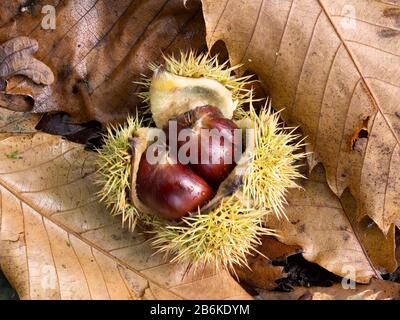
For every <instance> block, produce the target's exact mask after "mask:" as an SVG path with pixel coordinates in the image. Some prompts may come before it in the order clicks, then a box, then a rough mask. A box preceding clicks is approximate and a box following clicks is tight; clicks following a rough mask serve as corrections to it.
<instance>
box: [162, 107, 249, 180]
mask: <svg viewBox="0 0 400 320" xmlns="http://www.w3.org/2000/svg"><path fill="white" fill-rule="evenodd" d="M173 120H175V121H176V122H177V124H176V126H177V131H178V132H177V134H178V135H179V133H180V132H181V130H183V129H191V131H192V136H191V140H187V141H177V145H178V148H180V147H182V146H183V145H184V144H185V143H187V142H188V141H190V143H196V147H195V148H194V150H195V152H196V155H195V159H196V161H195V163H190V166H191V168H192V169H193V170H194V171H195V172H196V173H197V174H198V175H200V176H201V177H202V178H203V179H204V180H206V181H207V182H208V183H209V184H210V185H212V186H213V187H214V188H218V186H219V185H220V183H221V182H222V181H223V180H224V179H225V178H226V177H227V176H228V175H229V173H230V172H231V171H232V170H233V168H234V167H235V165H236V162H235V156H237V155H240V153H241V142H242V141H241V140H242V137H241V136H239V137H238V136H237V134H238V132H235V129H238V126H237V125H236V124H235V123H234V122H233V121H232V120H230V119H227V118H224V116H223V115H222V113H221V112H220V110H219V109H218V108H216V107H213V106H201V107H197V108H195V109H193V110H191V111H189V112H186V113H184V114H182V115H180V116H178V117H177V118H176V119H173ZM170 123H171V122H169V124H168V125H167V126H166V127H165V128H164V131H166V132H167V137H169V136H170V132H171V131H170ZM235 134H236V135H235ZM170 140H171V139H170ZM176 140H177V139H176ZM188 150H189V149H188ZM190 150H193V149H190ZM188 152H190V151H188ZM187 157H189V158H192V157H191V155H190V154H187Z"/></svg>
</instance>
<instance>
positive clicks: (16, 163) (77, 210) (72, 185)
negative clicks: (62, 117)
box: [0, 124, 251, 299]
mask: <svg viewBox="0 0 400 320" xmlns="http://www.w3.org/2000/svg"><path fill="white" fill-rule="evenodd" d="M10 125H11V124H10ZM95 158H96V153H94V152H89V151H85V150H84V148H83V146H81V145H77V144H74V143H72V142H68V141H65V140H62V139H61V138H60V137H56V136H50V135H47V134H43V133H29V134H18V135H11V134H2V135H0V266H1V269H2V270H3V272H4V273H5V275H6V276H7V278H8V279H9V281H10V283H11V284H12V285H13V287H14V288H15V289H16V290H17V292H18V294H19V296H20V297H21V298H22V299H230V298H238V299H240V298H243V299H249V298H251V297H250V296H249V295H248V294H247V293H246V292H245V291H244V290H243V289H242V288H241V287H240V285H239V284H238V283H237V282H236V281H235V280H234V279H233V278H232V277H231V276H230V275H229V274H228V273H227V272H219V273H214V272H211V271H209V270H204V271H203V272H199V273H197V274H193V273H192V272H189V273H187V268H186V266H185V265H174V264H169V263H167V261H165V260H164V258H163V257H162V256H160V255H154V251H153V250H152V248H151V246H150V244H149V242H148V241H147V239H146V236H145V235H144V234H140V233H139V232H135V233H130V232H128V231H127V230H126V229H123V228H121V226H120V220H119V219H117V218H113V217H111V216H110V214H109V212H108V211H107V210H106V209H105V208H104V207H103V206H102V205H101V204H99V202H98V201H97V198H96V195H95V194H96V191H97V189H96V187H95V186H94V184H93V177H94V175H95V166H94V165H95Z"/></svg>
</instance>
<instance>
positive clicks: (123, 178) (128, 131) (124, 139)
mask: <svg viewBox="0 0 400 320" xmlns="http://www.w3.org/2000/svg"><path fill="white" fill-rule="evenodd" d="M140 126H141V121H140V120H139V118H138V117H137V116H136V117H135V118H132V117H129V118H128V119H127V122H126V124H125V125H117V126H109V127H108V128H107V133H106V134H105V135H104V137H103V140H104V141H103V146H102V147H101V149H98V150H97V151H98V157H97V167H98V172H97V173H98V174H97V180H96V183H97V184H98V185H99V186H100V187H101V189H100V190H99V192H98V196H99V198H100V201H102V202H103V203H104V204H105V205H106V206H107V207H108V208H109V209H110V210H111V214H112V215H122V222H123V223H127V224H128V227H129V228H130V229H131V230H133V229H134V228H135V225H136V223H137V221H138V219H139V218H140V216H141V214H140V212H139V211H138V210H137V209H136V208H135V207H134V206H133V205H132V204H131V203H130V202H129V201H128V199H129V197H128V192H129V190H130V185H129V178H130V174H131V152H130V147H129V138H130V137H133V136H134V135H135V132H136V131H137V130H138V129H139V128H140Z"/></svg>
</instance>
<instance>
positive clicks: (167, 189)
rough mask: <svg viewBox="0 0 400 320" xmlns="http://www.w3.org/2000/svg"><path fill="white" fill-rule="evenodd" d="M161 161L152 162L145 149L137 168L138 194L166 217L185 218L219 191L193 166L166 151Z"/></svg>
mask: <svg viewBox="0 0 400 320" xmlns="http://www.w3.org/2000/svg"><path fill="white" fill-rule="evenodd" d="M163 160H164V161H162V162H161V163H155V164H153V163H151V162H149V161H148V159H147V157H146V152H144V153H143V155H142V157H141V160H140V163H139V169H138V172H137V177H136V183H137V188H136V189H137V195H138V197H139V199H140V200H141V201H142V202H143V203H144V204H145V205H146V206H148V207H149V208H151V209H154V210H155V211H156V212H157V213H158V214H160V215H161V216H162V217H163V218H165V219H169V220H176V219H181V218H182V217H183V216H185V215H187V214H188V213H190V212H194V211H196V210H197V209H198V208H199V207H202V206H203V205H204V204H206V203H207V202H208V201H209V200H211V199H212V198H213V196H214V194H215V192H214V190H213V189H212V188H211V187H210V186H209V185H208V184H207V182H206V181H204V179H203V178H201V177H199V176H198V175H196V173H195V172H193V171H192V170H191V169H190V167H188V166H185V165H183V164H181V163H179V162H178V161H177V160H176V159H175V158H173V157H172V156H171V154H168V153H165V159H163Z"/></svg>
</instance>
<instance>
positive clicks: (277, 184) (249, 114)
mask: <svg viewBox="0 0 400 320" xmlns="http://www.w3.org/2000/svg"><path fill="white" fill-rule="evenodd" d="M236 116H237V117H239V118H248V119H251V120H252V122H253V128H254V144H255V148H254V152H253V155H252V160H251V161H250V163H249V165H248V167H247V170H246V173H245V175H244V178H243V193H244V195H245V197H247V198H248V199H249V200H250V201H251V202H252V204H253V206H254V208H256V209H260V210H262V209H270V210H272V211H273V212H274V213H275V214H276V215H277V216H278V218H280V217H282V216H285V213H284V205H285V204H286V193H287V191H288V190H289V189H291V188H296V187H298V185H297V183H296V181H297V180H298V179H299V178H304V177H303V176H302V175H301V174H300V173H299V171H298V168H299V165H298V163H299V160H301V159H302V158H304V157H305V154H304V153H303V152H302V149H303V146H304V139H301V137H300V135H297V134H295V133H294V131H295V130H296V128H288V127H284V125H283V124H282V123H281V122H280V117H279V112H278V113H274V111H273V110H272V107H271V104H270V101H267V103H266V106H265V107H264V108H262V109H261V111H260V112H259V113H257V112H256V111H255V109H254V108H253V107H252V104H251V103H250V109H249V110H248V111H243V110H242V111H240V112H239V114H238V113H237V114H236Z"/></svg>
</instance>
